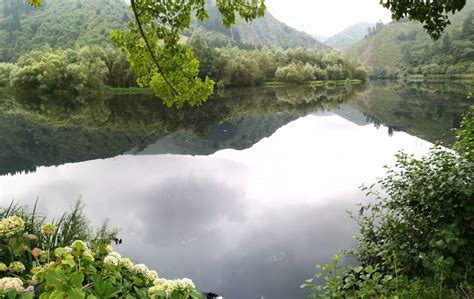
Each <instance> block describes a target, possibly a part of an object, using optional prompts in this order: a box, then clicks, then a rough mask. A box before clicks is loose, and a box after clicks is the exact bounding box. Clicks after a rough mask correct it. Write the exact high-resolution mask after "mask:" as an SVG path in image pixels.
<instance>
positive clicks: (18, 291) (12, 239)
mask: <svg viewBox="0 0 474 299" xmlns="http://www.w3.org/2000/svg"><path fill="white" fill-rule="evenodd" d="M22 211H23V210H22ZM30 216H31V215H30ZM1 217H2V218H1V220H0V298H25V299H26V298H44V299H48V298H61V299H63V298H69V299H76V298H77V299H79V298H90V299H94V298H156V299H162V298H163V299H165V298H173V299H181V298H182V299H187V298H203V295H202V294H200V293H199V292H197V291H196V287H195V285H194V283H193V282H192V281H191V280H190V279H187V278H185V279H177V280H167V279H164V278H160V277H159V276H158V273H157V272H156V271H154V270H150V269H148V267H147V266H146V265H144V264H134V263H133V262H132V261H131V260H130V259H129V258H126V257H122V256H121V255H120V254H119V253H118V252H116V251H114V248H113V247H112V246H111V245H110V238H109V239H108V240H107V239H105V238H102V239H101V242H98V241H97V239H94V240H86V241H82V240H76V241H73V242H71V243H70V244H68V245H66V246H62V245H60V244H58V243H57V242H53V239H55V240H58V239H60V240H61V236H58V234H61V233H62V231H61V230H60V228H59V227H58V226H61V224H60V223H59V224H58V225H56V224H52V223H47V224H42V225H41V226H38V224H39V223H41V221H40V222H36V225H31V223H35V221H36V220H35V219H34V217H29V216H28V215H26V214H25V213H20V215H11V213H10V212H7V213H5V211H4V213H1ZM63 229H64V228H63ZM105 231H107V230H105ZM69 233H70V232H69ZM63 239H64V238H63ZM105 240H107V242H106V241H105Z"/></svg>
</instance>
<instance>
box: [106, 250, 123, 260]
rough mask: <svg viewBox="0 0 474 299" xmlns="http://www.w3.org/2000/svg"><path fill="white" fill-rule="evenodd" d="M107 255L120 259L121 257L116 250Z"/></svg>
mask: <svg viewBox="0 0 474 299" xmlns="http://www.w3.org/2000/svg"><path fill="white" fill-rule="evenodd" d="M109 255H111V256H114V257H116V258H117V259H118V260H120V259H121V258H122V256H121V255H120V253H118V252H116V251H112V252H110V253H109Z"/></svg>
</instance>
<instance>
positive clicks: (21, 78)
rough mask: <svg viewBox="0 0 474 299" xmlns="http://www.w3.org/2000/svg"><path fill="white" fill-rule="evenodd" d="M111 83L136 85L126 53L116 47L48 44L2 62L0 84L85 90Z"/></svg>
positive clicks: (53, 89)
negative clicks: (13, 61) (57, 47)
mask: <svg viewBox="0 0 474 299" xmlns="http://www.w3.org/2000/svg"><path fill="white" fill-rule="evenodd" d="M106 84H108V85H110V86H133V84H134V75H133V72H132V71H131V68H130V65H129V64H128V62H127V60H126V56H124V55H123V54H121V53H120V52H118V51H116V50H113V49H112V48H100V47H98V46H85V47H83V48H80V49H78V50H77V51H74V50H71V49H67V50H55V51H53V50H52V49H51V48H49V47H45V48H43V49H41V50H36V51H33V52H30V53H28V54H25V55H23V56H20V58H19V59H18V62H17V64H15V65H14V64H9V63H1V64H0V85H2V86H11V87H14V88H17V89H23V90H24V89H39V90H42V91H45V92H50V91H55V90H69V91H73V92H81V91H85V90H100V89H103V88H104V87H105V85H106Z"/></svg>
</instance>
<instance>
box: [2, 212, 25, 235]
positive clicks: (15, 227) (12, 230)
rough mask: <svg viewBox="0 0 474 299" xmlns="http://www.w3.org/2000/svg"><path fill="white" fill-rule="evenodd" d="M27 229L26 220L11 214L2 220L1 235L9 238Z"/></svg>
mask: <svg viewBox="0 0 474 299" xmlns="http://www.w3.org/2000/svg"><path fill="white" fill-rule="evenodd" d="M24 230H25V222H24V221H23V219H21V218H20V217H18V216H10V217H7V218H4V219H2V220H0V236H5V237H7V238H10V237H13V236H16V235H18V234H20V233H22V232H23V231H24Z"/></svg>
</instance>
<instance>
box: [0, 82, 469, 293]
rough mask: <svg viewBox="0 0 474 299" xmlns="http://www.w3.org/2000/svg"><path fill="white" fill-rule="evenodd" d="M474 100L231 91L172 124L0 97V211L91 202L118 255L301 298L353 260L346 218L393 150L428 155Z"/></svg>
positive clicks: (116, 104) (429, 90) (165, 271)
mask: <svg viewBox="0 0 474 299" xmlns="http://www.w3.org/2000/svg"><path fill="white" fill-rule="evenodd" d="M469 88H470V87H468V86H467V87H466V86H465V85H453V84H432V85H424V84H417V85H394V84H393V83H392V84H383V83H372V84H371V86H368V87H365V88H363V87H357V88H340V89H335V90H320V91H314V90H311V89H306V88H301V87H300V88H285V89H270V88H260V89H236V90H228V91H226V92H225V94H224V95H219V96H216V97H215V98H214V99H212V100H211V101H210V102H209V103H208V104H207V105H205V106H204V107H201V108H199V109H198V110H196V109H187V110H186V109H185V110H183V111H178V112H177V111H169V110H167V109H165V108H163V107H162V106H161V105H159V104H157V102H156V99H153V98H152V97H150V96H114V97H111V98H94V99H88V98H74V99H70V98H67V97H60V96H56V97H52V98H51V97H44V96H42V97H40V96H34V95H0V142H1V144H0V173H1V174H2V176H0V203H1V204H2V205H5V204H6V203H8V202H10V201H11V200H12V199H15V200H16V201H19V202H21V203H26V204H31V203H32V202H34V200H35V199H36V197H39V199H40V201H39V209H40V211H41V212H43V213H47V214H48V215H50V216H52V217H58V216H59V215H60V214H61V213H62V212H63V211H64V210H67V209H68V208H69V207H70V206H71V205H72V204H73V202H74V201H75V200H76V199H77V198H78V197H79V196H81V197H82V200H83V202H84V203H85V204H86V209H85V210H86V213H87V214H88V215H89V216H90V219H91V221H92V223H93V224H97V225H98V224H100V223H101V222H102V220H103V219H104V218H106V217H107V218H109V219H110V223H111V224H112V225H113V226H117V227H120V228H121V233H120V237H121V238H122V239H123V240H124V243H123V244H122V245H120V246H119V248H118V250H119V251H120V252H122V253H123V254H125V255H129V256H131V257H133V258H134V259H135V260H136V261H140V262H144V263H146V264H147V265H149V266H150V267H153V268H155V269H157V270H158V272H159V273H160V275H161V276H163V277H167V278H174V277H184V276H187V277H191V278H193V280H194V281H195V282H196V284H197V285H198V286H199V287H200V289H201V290H202V291H213V292H217V293H219V294H222V295H224V296H225V298H233V299H241V298H261V297H262V296H263V297H264V298H272V299H273V298H274V299H279V298H281V299H283V298H304V294H305V292H304V291H302V290H300V289H299V285H300V284H301V282H302V281H303V280H304V279H306V278H308V277H310V276H312V274H313V272H314V266H313V265H314V264H316V263H323V262H326V261H328V260H329V258H330V257H331V256H332V255H333V254H334V253H335V252H337V251H339V250H341V249H345V248H348V247H350V246H351V245H353V239H352V236H353V235H354V233H355V231H356V226H355V225H354V223H353V221H351V220H350V219H349V218H348V217H347V214H346V210H348V209H353V208H354V205H355V203H357V202H361V201H364V197H363V194H362V193H361V192H360V191H359V190H358V186H360V185H361V184H362V183H371V182H373V181H374V179H375V178H376V177H378V176H380V175H382V174H383V168H382V166H383V165H386V164H390V163H393V154H395V153H396V152H397V151H398V150H401V149H403V150H406V151H408V152H411V153H414V154H417V155H420V154H422V153H424V152H426V151H427V150H428V149H429V147H430V146H431V142H436V141H442V142H444V143H445V144H447V145H449V144H450V143H451V142H452V141H453V136H452V134H451V132H450V129H451V128H453V127H455V126H457V124H458V123H459V121H460V119H461V114H462V113H463V112H464V111H465V110H466V108H467V107H468V105H469V104H472V101H471V100H470V99H468V98H467V97H466V94H467V90H469Z"/></svg>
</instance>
